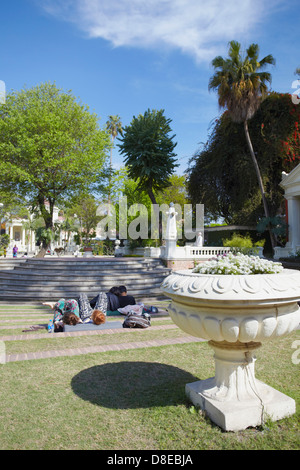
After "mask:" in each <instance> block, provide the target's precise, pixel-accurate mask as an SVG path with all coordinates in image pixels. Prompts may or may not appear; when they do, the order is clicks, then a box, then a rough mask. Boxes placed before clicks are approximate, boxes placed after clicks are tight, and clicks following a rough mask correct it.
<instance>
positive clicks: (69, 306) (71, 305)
mask: <svg viewBox="0 0 300 470" xmlns="http://www.w3.org/2000/svg"><path fill="white" fill-rule="evenodd" d="M43 305H46V306H48V307H50V308H51V309H52V310H54V315H53V324H54V331H55V332H57V331H62V329H63V326H64V324H66V325H76V324H77V323H83V321H82V319H81V318H80V311H79V306H78V302H77V301H76V300H74V299H70V300H65V299H59V300H58V301H57V302H44V303H43ZM105 320H106V316H105V315H104V313H103V312H102V311H101V310H99V309H95V310H93V312H91V314H90V316H89V317H88V318H85V321H84V323H87V322H92V323H94V324H95V325H101V324H102V323H105Z"/></svg>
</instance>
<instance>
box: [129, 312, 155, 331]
mask: <svg viewBox="0 0 300 470" xmlns="http://www.w3.org/2000/svg"><path fill="white" fill-rule="evenodd" d="M148 326H151V317H150V315H149V314H148V313H142V314H137V313H136V312H129V313H127V315H126V317H125V320H124V322H123V328H148Z"/></svg>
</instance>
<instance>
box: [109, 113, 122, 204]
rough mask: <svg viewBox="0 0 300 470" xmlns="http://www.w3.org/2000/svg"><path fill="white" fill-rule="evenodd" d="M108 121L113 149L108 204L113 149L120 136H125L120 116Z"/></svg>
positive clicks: (110, 172)
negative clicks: (116, 139)
mask: <svg viewBox="0 0 300 470" xmlns="http://www.w3.org/2000/svg"><path fill="white" fill-rule="evenodd" d="M108 118H109V119H108V121H106V129H107V130H108V132H109V133H110V134H111V141H112V147H111V149H110V171H109V195H108V202H109V203H110V191H111V175H112V149H113V145H114V140H115V138H116V137H117V136H118V134H121V135H123V129H122V123H121V119H120V117H119V115H118V114H117V115H114V116H108Z"/></svg>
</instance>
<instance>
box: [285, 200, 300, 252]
mask: <svg viewBox="0 0 300 470" xmlns="http://www.w3.org/2000/svg"><path fill="white" fill-rule="evenodd" d="M286 199H287V202H288V224H289V228H288V230H289V241H288V243H287V244H286V246H287V247H288V248H290V249H291V250H295V249H296V246H297V245H300V197H295V196H286Z"/></svg>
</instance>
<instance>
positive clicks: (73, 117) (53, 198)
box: [0, 83, 111, 256]
mask: <svg viewBox="0 0 300 470" xmlns="http://www.w3.org/2000/svg"><path fill="white" fill-rule="evenodd" d="M110 145H111V144H110V139H109V135H108V133H107V132H106V131H105V130H101V129H100V128H99V125H98V117H97V116H96V115H95V114H91V113H90V112H89V109H88V107H87V106H84V105H82V104H81V103H79V102H77V101H76V99H75V97H73V96H72V95H71V92H63V91H62V90H61V89H59V88H57V87H56V85H55V84H51V83H45V84H41V85H38V86H36V87H33V88H31V89H24V90H21V91H20V92H12V93H11V94H9V95H8V96H7V98H6V104H4V105H2V106H1V107H0V156H1V161H0V189H1V188H2V189H5V191H10V192H12V193H15V194H16V195H18V196H19V197H20V198H22V199H23V200H24V201H26V202H27V204H31V205H32V207H37V208H38V210H39V212H40V214H41V216H42V217H43V219H44V221H45V229H46V230H48V229H50V230H52V229H53V209H54V206H55V205H59V204H60V203H63V202H65V201H66V200H68V199H69V198H70V197H71V196H72V194H74V192H80V190H82V189H84V190H90V191H91V190H96V189H97V184H99V179H100V178H101V170H102V167H103V165H104V162H105V160H106V158H107V152H108V149H109V148H110ZM45 202H47V203H48V209H47V208H46V206H45ZM47 243H48V242H46V241H45V242H44V243H43V250H42V251H41V256H42V255H44V253H45V252H46V249H47Z"/></svg>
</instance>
